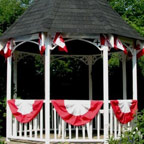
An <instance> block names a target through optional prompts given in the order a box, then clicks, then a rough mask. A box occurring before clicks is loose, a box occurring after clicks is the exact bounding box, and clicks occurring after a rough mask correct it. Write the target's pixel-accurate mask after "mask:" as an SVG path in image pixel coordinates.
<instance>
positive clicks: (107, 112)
mask: <svg viewBox="0 0 144 144" xmlns="http://www.w3.org/2000/svg"><path fill="white" fill-rule="evenodd" d="M54 38H55V40H54ZM143 40H144V39H143V37H141V36H140V35H139V34H138V33H137V32H136V31H135V30H134V29H132V28H131V27H130V26H129V25H128V24H127V23H126V22H125V21H123V20H122V18H121V17H120V16H119V15H118V14H117V13H116V12H115V11H114V10H113V9H112V8H111V6H110V5H109V4H108V2H107V0H88V1H86V0H69V1H68V0H35V1H34V2H33V3H32V5H31V6H30V7H29V8H28V10H27V11H26V12H25V13H24V14H23V15H22V16H21V17H20V18H19V19H18V20H17V21H16V22H15V23H14V24H13V25H12V26H11V27H9V28H8V30H7V31H6V32H5V33H4V34H3V35H2V36H1V37H0V49H1V50H2V51H3V50H4V49H5V48H7V50H4V56H5V57H6V58H7V91H6V92H7V94H6V98H7V101H9V103H10V104H12V105H10V106H9V105H8V104H7V121H6V124H7V126H6V131H7V133H6V138H7V141H10V140H17V139H18V140H27V141H29V142H30V141H34V142H44V143H46V144H49V143H55V142H73V143H76V142H80V143H84V142H85V143H93V142H94V143H97V142H98V143H107V140H108V138H109V136H114V138H115V139H117V138H119V137H120V135H121V133H122V131H123V130H124V129H125V127H127V126H128V128H129V127H131V126H132V122H131V121H127V122H125V121H119V120H118V116H117V115H116V114H117V110H119V109H120V108H119V107H120V104H117V103H122V104H121V105H122V107H124V108H126V107H127V106H128V105H129V106H131V109H130V111H127V112H126V113H127V114H128V113H131V112H132V114H134V110H136V109H135V108H136V104H137V97H138V96H137V53H138V52H139V51H140V52H141V49H142V48H143ZM7 41H8V42H7ZM69 43H71V44H72V46H71V49H70V48H69V46H67V45H68V44H69ZM75 43H79V45H78V47H75V46H74V44H75ZM81 43H83V46H84V45H85V46H88V47H86V49H85V52H82V51H81V50H82V49H81V48H80V47H81ZM25 44H28V45H29V44H30V45H31V46H33V47H34V48H36V49H38V48H40V51H41V54H42V56H41V58H42V59H44V80H45V84H44V88H45V94H44V99H43V100H42V103H43V104H42V103H37V105H36V106H35V108H37V107H40V108H39V110H38V112H36V113H35V116H33V119H31V120H30V121H28V122H26V121H22V120H20V121H19V118H18V117H17V112H18V111H19V112H20V110H18V105H19V104H17V107H16V105H14V103H15V104H16V101H15V100H12V99H17V93H15V94H14V95H13V96H12V92H11V91H12V90H11V89H12V80H13V83H14V89H15V90H16V91H17V62H18V60H20V59H21V58H23V57H25V56H27V55H32V56H35V55H38V54H35V53H30V52H29V51H27V52H24V51H22V50H21V51H17V49H18V48H19V47H24V46H25ZM57 46H59V47H60V48H61V50H62V49H63V50H64V48H65V51H68V52H67V53H65V52H59V51H58V50H55V49H56V48H57ZM66 46H67V49H66ZM91 47H92V48H91ZM114 48H115V49H117V50H115V49H114ZM7 52H8V53H7ZM113 52H118V53H119V54H120V55H121V58H122V80H123V95H122V99H123V100H121V101H118V100H116V101H112V102H111V101H110V100H109V74H108V59H109V55H110V54H111V53H113ZM12 57H14V60H13V61H12ZM62 57H71V58H76V59H78V60H81V61H83V62H84V63H85V64H86V65H88V68H89V69H88V72H89V101H92V100H93V93H92V75H91V73H92V65H93V64H94V63H95V62H96V61H97V60H99V59H100V58H102V59H103V74H101V75H103V100H102V101H96V103H95V104H94V106H93V109H94V110H95V114H96V115H95V116H94V117H93V118H92V119H90V120H89V122H87V123H83V124H80V125H76V124H74V125H72V124H70V123H69V120H70V121H71V118H69V119H68V122H67V121H65V119H64V118H63V116H61V115H59V113H60V112H59V109H60V108H59V107H57V106H58V104H59V103H60V102H61V103H63V102H62V101H63V100H59V101H58V102H57V101H55V100H51V99H50V94H51V93H50V61H51V58H53V59H55V58H56V59H59V58H62ZM128 57H129V58H131V59H132V82H133V83H132V99H128V98H127V78H126V60H127V58H128ZM12 62H13V63H12ZM12 72H13V78H12ZM23 101H25V103H24V104H26V102H27V101H29V102H30V101H31V103H32V100H23ZM12 102H13V103H12ZM86 102H88V101H83V100H79V101H78V103H77V105H80V104H81V103H86ZM99 102H101V106H99V110H97V109H96V108H97V105H98V103H99ZM52 103H53V105H52ZM69 103H74V101H69ZM24 104H23V105H24ZM32 104H33V105H34V103H32ZM65 104H66V102H65ZM102 104H103V106H102ZM91 105H92V104H91ZM125 105H126V106H125ZM114 106H117V107H118V108H119V109H118V108H117V109H116V111H114ZM132 106H133V108H134V109H132ZM14 107H16V110H14V112H11V110H12V109H14ZM65 107H66V106H65ZM35 108H34V106H33V108H32V109H35ZM124 112H125V111H123V113H124ZM12 113H13V115H14V116H15V117H13V116H12ZM85 113H86V112H85ZM26 114H27V113H25V114H23V115H21V117H22V118H24V117H25V116H24V115H26ZM91 114H92V113H91ZM91 114H90V115H89V117H91ZM119 114H120V113H119ZM81 117H82V116H81ZM131 117H132V116H131ZM88 119H89V118H88ZM82 120H83V121H84V120H85V119H82ZM131 120H132V119H131Z"/></svg>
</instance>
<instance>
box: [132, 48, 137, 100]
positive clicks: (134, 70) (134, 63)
mask: <svg viewBox="0 0 144 144" xmlns="http://www.w3.org/2000/svg"><path fill="white" fill-rule="evenodd" d="M132 71H133V100H137V52H136V49H133V57H132Z"/></svg>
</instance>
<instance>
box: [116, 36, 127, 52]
mask: <svg viewBox="0 0 144 144" xmlns="http://www.w3.org/2000/svg"><path fill="white" fill-rule="evenodd" d="M114 48H115V49H116V50H118V49H120V50H122V51H124V53H125V54H128V52H127V49H126V47H125V46H124V45H123V44H122V42H121V41H120V39H118V37H116V36H115V38H114Z"/></svg>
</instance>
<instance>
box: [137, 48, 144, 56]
mask: <svg viewBox="0 0 144 144" xmlns="http://www.w3.org/2000/svg"><path fill="white" fill-rule="evenodd" d="M143 55H144V48H143V49H142V50H140V51H139V52H138V53H137V57H138V58H140V57H141V56H143Z"/></svg>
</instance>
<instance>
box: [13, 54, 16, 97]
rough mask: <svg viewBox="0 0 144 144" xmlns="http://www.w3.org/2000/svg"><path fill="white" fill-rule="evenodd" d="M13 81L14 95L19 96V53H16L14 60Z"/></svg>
mask: <svg viewBox="0 0 144 144" xmlns="http://www.w3.org/2000/svg"><path fill="white" fill-rule="evenodd" d="M13 83H14V95H13V98H14V99H16V98H17V53H16V52H15V53H14V62H13Z"/></svg>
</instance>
